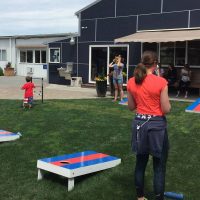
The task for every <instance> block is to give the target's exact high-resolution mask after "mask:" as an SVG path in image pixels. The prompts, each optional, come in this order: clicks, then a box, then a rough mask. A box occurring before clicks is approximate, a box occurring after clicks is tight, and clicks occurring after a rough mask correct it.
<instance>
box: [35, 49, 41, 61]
mask: <svg viewBox="0 0 200 200" xmlns="http://www.w3.org/2000/svg"><path fill="white" fill-rule="evenodd" d="M40 58H41V56H40V51H35V63H40Z"/></svg>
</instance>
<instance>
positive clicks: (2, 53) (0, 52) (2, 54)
mask: <svg viewBox="0 0 200 200" xmlns="http://www.w3.org/2000/svg"><path fill="white" fill-rule="evenodd" d="M0 61H7V53H6V50H5V49H0Z"/></svg>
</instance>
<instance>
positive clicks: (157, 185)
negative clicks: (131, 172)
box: [135, 141, 168, 200]
mask: <svg viewBox="0 0 200 200" xmlns="http://www.w3.org/2000/svg"><path fill="white" fill-rule="evenodd" d="M167 157H168V145H167V144H166V143H165V141H164V145H163V151H162V155H161V158H156V157H153V171H154V178H153V185H154V193H155V195H156V200H164V189H165V172H166V162H167ZM148 160H149V155H148V154H143V155H142V154H141V155H137V157H136V166H135V186H136V192H137V197H138V198H139V197H143V196H144V174H145V169H146V166H147V163H148Z"/></svg>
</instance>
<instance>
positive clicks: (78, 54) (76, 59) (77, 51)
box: [76, 37, 79, 77]
mask: <svg viewBox="0 0 200 200" xmlns="http://www.w3.org/2000/svg"><path fill="white" fill-rule="evenodd" d="M76 43H77V55H76V75H77V77H78V61H79V59H78V56H79V51H78V37H77V39H76Z"/></svg>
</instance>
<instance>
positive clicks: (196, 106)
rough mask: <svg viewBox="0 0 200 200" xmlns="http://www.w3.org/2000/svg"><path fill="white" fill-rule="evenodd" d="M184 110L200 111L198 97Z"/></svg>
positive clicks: (199, 99)
mask: <svg viewBox="0 0 200 200" xmlns="http://www.w3.org/2000/svg"><path fill="white" fill-rule="evenodd" d="M185 111H186V112H194V113H200V98H198V99H197V100H196V101H195V102H194V103H192V104H191V105H190V106H188V107H187V108H186V109H185Z"/></svg>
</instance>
